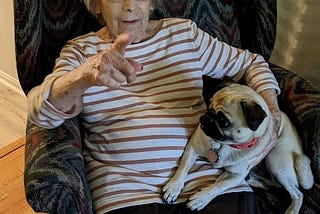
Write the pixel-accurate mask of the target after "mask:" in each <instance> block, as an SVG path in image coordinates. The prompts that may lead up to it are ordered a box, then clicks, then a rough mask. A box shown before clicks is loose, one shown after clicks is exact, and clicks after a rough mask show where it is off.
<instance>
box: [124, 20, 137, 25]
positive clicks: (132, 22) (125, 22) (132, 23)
mask: <svg viewBox="0 0 320 214" xmlns="http://www.w3.org/2000/svg"><path fill="white" fill-rule="evenodd" d="M138 21H139V20H123V21H122V23H123V24H125V25H135V24H136V23H138Z"/></svg>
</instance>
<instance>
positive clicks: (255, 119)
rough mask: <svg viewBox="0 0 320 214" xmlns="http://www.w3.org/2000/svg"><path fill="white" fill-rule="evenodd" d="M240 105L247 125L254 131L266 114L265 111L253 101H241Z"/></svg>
mask: <svg viewBox="0 0 320 214" xmlns="http://www.w3.org/2000/svg"><path fill="white" fill-rule="evenodd" d="M240 106H241V108H242V112H243V115H244V118H245V119H246V122H247V125H248V127H249V128H250V129H251V130H252V131H256V130H257V129H258V127H259V126H260V124H261V123H262V121H263V120H264V118H265V117H266V116H267V114H266V112H265V111H264V110H263V109H262V108H261V106H260V105H259V104H258V103H256V102H254V101H242V102H240Z"/></svg>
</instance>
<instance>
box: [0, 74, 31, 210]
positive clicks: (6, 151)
mask: <svg viewBox="0 0 320 214" xmlns="http://www.w3.org/2000/svg"><path fill="white" fill-rule="evenodd" d="M26 102H27V101H26V96H25V95H24V94H23V92H22V90H19V89H18V88H17V87H13V86H12V85H10V84H8V83H7V82H5V81H3V80H2V79H0V117H1V120H0V136H1V137H0V169H1V176H0V214H2V213H5V214H11V213H12V214H16V213H21V214H33V213H35V212H34V211H33V210H32V208H31V207H30V206H29V205H28V203H27V202H26V199H25V195H24V186H23V170H24V144H25V138H24V135H25V127H26V118H27V116H26V115H27V113H26V112H27V105H26Z"/></svg>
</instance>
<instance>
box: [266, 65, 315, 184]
mask: <svg viewBox="0 0 320 214" xmlns="http://www.w3.org/2000/svg"><path fill="white" fill-rule="evenodd" d="M270 68H271V70H272V71H273V73H274V75H275V76H276V78H277V80H278V82H279V85H280V88H281V90H282V92H281V94H280V96H279V97H278V102H279V106H280V109H281V110H282V111H284V112H285V113H286V114H287V115H288V116H289V118H290V120H291V122H292V123H293V124H294V125H295V127H296V128H297V131H298V133H299V135H300V137H301V140H302V143H303V149H304V152H305V153H306V155H307V156H308V157H309V158H310V159H311V168H312V170H313V173H314V176H315V180H317V181H320V88H319V87H317V86H315V85H314V84H312V83H311V82H310V81H308V80H306V79H304V78H302V77H301V76H299V75H297V74H294V73H292V72H290V71H288V70H285V69H284V68H281V67H279V66H277V65H274V64H270Z"/></svg>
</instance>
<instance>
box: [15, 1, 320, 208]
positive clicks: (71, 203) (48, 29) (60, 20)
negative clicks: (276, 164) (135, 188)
mask: <svg viewBox="0 0 320 214" xmlns="http://www.w3.org/2000/svg"><path fill="white" fill-rule="evenodd" d="M14 9H15V41H16V59H17V70H18V75H19V80H20V83H21V85H22V87H23V89H24V91H25V93H27V92H28V91H29V90H30V89H31V88H32V87H34V86H35V85H38V84H40V83H41V81H42V80H43V78H44V77H45V76H46V75H47V74H48V73H50V72H51V70H52V67H53V64H54V60H55V58H56V57H57V56H58V54H59V51H60V49H61V48H62V46H63V45H64V44H65V43H66V41H67V40H68V39H71V38H73V37H76V36H78V35H80V34H83V33H86V32H88V31H92V30H97V29H98V28H99V27H100V26H99V24H98V22H97V20H96V19H94V18H93V17H92V16H91V15H90V14H89V13H88V12H87V11H86V9H85V7H84V5H83V4H82V3H81V1H80V0H68V1H65V0H51V1H50V0H15V1H14ZM276 11H277V9H276V0H253V1H252V0H251V1H249V0H215V1H207V0H162V1H160V5H159V8H158V9H157V10H156V11H154V13H153V15H152V16H153V18H161V17H173V16H174V17H183V18H190V19H192V20H194V21H195V22H197V24H198V26H199V27H200V28H202V29H204V30H206V31H207V32H209V33H210V34H212V35H214V36H217V37H219V39H221V40H222V41H225V42H227V43H229V44H232V45H234V46H237V47H241V48H247V49H249V50H251V51H253V52H257V53H260V54H262V55H263V56H264V57H265V58H266V59H268V58H269V57H270V54H271V51H272V48H273V45H274V41H275V32H276ZM271 68H272V70H273V71H274V73H275V75H276V77H277V79H278V81H279V82H280V86H281V88H282V94H281V96H279V104H280V108H281V109H282V110H283V111H285V112H286V113H287V114H288V115H289V117H290V119H291V120H292V121H293V123H294V124H295V125H296V127H297V129H298V131H299V134H300V136H301V137H302V140H303V143H304V149H305V151H306V153H307V154H308V156H309V157H310V158H311V160H312V169H313V172H314V174H315V176H316V181H317V182H318V183H317V185H315V186H314V188H313V189H311V190H309V191H305V200H304V204H303V208H302V213H319V212H320V208H319V204H318V201H320V194H319V192H320V190H319V180H320V157H319V155H320V154H319V153H320V148H319V146H320V125H319V124H320V90H319V88H317V87H315V86H313V85H312V84H310V83H309V82H308V81H306V80H304V79H303V78H301V77H299V76H297V75H295V74H293V73H292V72H290V71H286V70H285V69H282V68H280V67H278V66H276V65H271ZM80 130H81V128H80V127H79V123H78V120H77V118H74V119H71V120H68V121H66V122H65V123H64V124H63V125H62V126H61V127H59V128H57V129H53V130H45V129H43V128H40V127H37V126H35V125H32V124H28V126H27V132H26V134H27V142H26V166H25V191H26V196H27V200H28V202H29V204H30V205H31V206H32V207H33V209H34V210H35V211H42V212H47V213H92V203H91V196H90V191H89V189H88V188H87V183H86V177H85V166H84V162H83V157H82V144H81V134H80V133H81V131H80ZM255 192H256V194H257V197H258V200H259V203H260V206H261V209H262V213H283V211H284V209H285V208H286V207H287V206H288V203H289V202H290V198H289V196H288V194H287V193H286V192H285V191H283V190H281V189H276V188H275V189H271V190H270V191H264V190H261V189H255Z"/></svg>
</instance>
